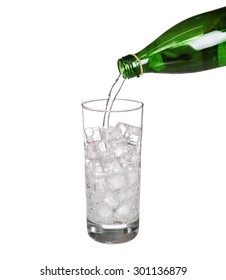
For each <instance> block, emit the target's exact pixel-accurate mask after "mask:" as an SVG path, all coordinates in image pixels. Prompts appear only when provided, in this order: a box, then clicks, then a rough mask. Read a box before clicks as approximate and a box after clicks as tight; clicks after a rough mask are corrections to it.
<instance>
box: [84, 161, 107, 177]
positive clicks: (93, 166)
mask: <svg viewBox="0 0 226 280" xmlns="http://www.w3.org/2000/svg"><path fill="white" fill-rule="evenodd" d="M86 168H87V171H86V172H87V174H89V173H90V174H92V175H91V177H92V176H96V177H103V176H104V169H103V168H102V165H101V162H100V161H98V160H91V161H90V162H89V163H88V164H87V165H86Z"/></svg>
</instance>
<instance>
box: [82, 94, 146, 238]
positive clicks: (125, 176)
mask: <svg viewBox="0 0 226 280" xmlns="http://www.w3.org/2000/svg"><path fill="white" fill-rule="evenodd" d="M105 107H106V99H98V100H90V101H85V102H83V103H82V111H83V128H84V149H85V182H86V202H87V229H88V234H89V236H91V237H92V238H93V239H95V240H96V241H99V242H102V243H123V242H127V241H129V240H132V239H133V238H134V237H135V236H136V235H137V233H138V229H139V203H140V171H141V168H140V166H141V165H140V163H141V140H142V117H143V103H142V102H139V101H135V100H129V99H116V100H115V102H114V105H113V108H112V109H111V112H110V114H109V112H105ZM104 117H106V119H107V120H108V122H107V123H108V124H107V125H106V124H105V125H103V119H104Z"/></svg>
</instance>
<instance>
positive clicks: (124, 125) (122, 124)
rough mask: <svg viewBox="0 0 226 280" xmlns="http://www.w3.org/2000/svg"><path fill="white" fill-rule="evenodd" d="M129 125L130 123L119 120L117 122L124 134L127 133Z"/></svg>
mask: <svg viewBox="0 0 226 280" xmlns="http://www.w3.org/2000/svg"><path fill="white" fill-rule="evenodd" d="M127 126H128V124H126V123H123V122H119V123H117V124H116V127H118V128H119V129H120V131H121V134H122V135H124V134H125V131H126V128H127Z"/></svg>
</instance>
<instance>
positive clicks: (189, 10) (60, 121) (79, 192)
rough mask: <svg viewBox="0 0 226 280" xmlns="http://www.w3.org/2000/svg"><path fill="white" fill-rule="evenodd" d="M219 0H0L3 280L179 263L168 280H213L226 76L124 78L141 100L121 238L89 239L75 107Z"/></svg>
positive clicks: (220, 216)
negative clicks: (183, 271)
mask: <svg viewBox="0 0 226 280" xmlns="http://www.w3.org/2000/svg"><path fill="white" fill-rule="evenodd" d="M224 5H225V1H223V0H222V1H201V0H196V1H178V0H171V1H150V0H140V1H132V0H130V1H129V0H124V1H104V0H96V1H91V0H90V1H57V0H54V1H50V0H39V1H10V0H9V1H4V0H3V1H1V3H0V216H1V219H0V226H1V229H0V235H1V239H0V254H1V257H2V258H1V261H0V267H1V268H0V278H1V279H4V280H8V279H24V280H27V279H33V280H36V279H75V278H76V277H75V276H74V277H69V276H68V277H66V276H65V277H60V276H59V277H56V276H55V277H54V276H53V277H52V278H51V277H50V276H49V277H44V276H40V269H41V268H43V267H44V266H46V265H47V266H48V267H50V268H55V267H58V266H64V267H68V268H79V267H81V266H83V267H86V268H92V267H94V266H95V265H98V266H99V267H100V268H124V269H130V270H132V268H133V267H134V266H145V267H146V266H150V267H153V266H186V267H188V272H187V275H185V276H181V277H180V276H177V277H176V276H174V277H170V276H166V279H189V280H200V279H205V280H209V279H218V280H221V279H225V277H226V276H225V275H226V272H225V267H226V256H225V249H226V244H225V236H226V230H225V220H226V219H225V213H226V203H225V200H226V199H225V187H226V176H225V169H226V145H225V143H226V132H225V123H226V110H225V108H226V91H225V76H226V68H220V69H216V70H212V71H207V72H202V73H196V74H188V75H158V74H146V75H144V76H143V77H141V78H139V79H137V78H134V79H131V80H129V81H127V82H126V83H125V85H124V88H123V91H122V92H121V97H125V98H126V97H128V98H132V99H138V100H142V101H143V102H144V104H145V110H144V131H143V154H142V182H141V219H140V232H139V234H138V236H137V237H136V238H135V239H134V240H133V241H131V242H129V243H127V244H122V245H104V244H100V243H97V242H95V241H93V240H92V239H91V238H89V236H88V235H87V232H86V212H85V211H86V209H85V186H84V154H83V134H82V114H81V106H80V104H81V102H82V101H83V100H86V99H92V98H105V97H106V96H107V94H108V91H109V88H110V87H111V85H112V83H113V81H114V80H115V79H116V77H117V75H118V70H117V65H116V62H117V59H118V58H120V57H122V56H124V55H127V54H129V53H135V52H137V51H139V50H140V49H142V48H144V47H145V46H146V45H148V44H149V43H150V42H151V41H153V40H154V39H155V38H156V37H158V36H159V35H160V34H162V33H163V32H164V31H165V30H167V29H168V28H169V27H171V26H172V25H174V24H176V23H177V22H179V21H181V20H183V19H185V18H188V17H190V16H192V15H195V14H199V13H202V12H205V11H208V10H212V9H215V8H219V7H223V6H224ZM83 278H84V279H90V278H91V277H85V276H84V277H83ZM83 278H82V277H81V276H80V277H78V276H77V279H83ZM102 278H107V277H102ZM102 278H101V279H102ZM108 278H109V279H110V278H111V277H108ZM115 278H117V277H115ZM118 278H121V279H133V278H134V279H135V278H136V279H149V278H150V279H165V277H163V276H161V277H160V276H156V277H155V276H139V277H138V276H136V277H135V276H132V274H127V275H126V276H124V277H118ZM98 279H99V277H98ZM112 279H113V277H112Z"/></svg>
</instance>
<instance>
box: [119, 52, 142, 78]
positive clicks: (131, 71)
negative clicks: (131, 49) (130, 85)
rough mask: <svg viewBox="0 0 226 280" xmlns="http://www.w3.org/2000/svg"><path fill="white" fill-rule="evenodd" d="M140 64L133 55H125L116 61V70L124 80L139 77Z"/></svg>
mask: <svg viewBox="0 0 226 280" xmlns="http://www.w3.org/2000/svg"><path fill="white" fill-rule="evenodd" d="M140 63H141V62H140V61H139V60H138V59H137V58H136V57H135V56H133V55H127V56H124V57H122V58H120V59H119V60H118V70H119V72H120V74H121V75H122V76H123V78H125V79H130V78H133V77H139V76H140V75H141V74H142V73H141V72H142V66H141V64H140Z"/></svg>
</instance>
